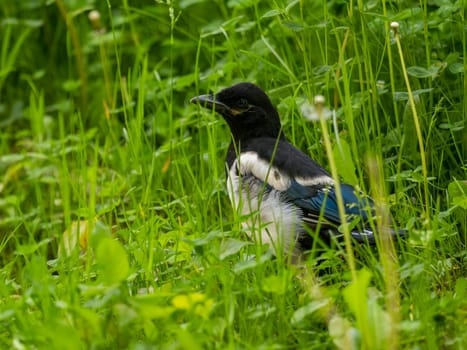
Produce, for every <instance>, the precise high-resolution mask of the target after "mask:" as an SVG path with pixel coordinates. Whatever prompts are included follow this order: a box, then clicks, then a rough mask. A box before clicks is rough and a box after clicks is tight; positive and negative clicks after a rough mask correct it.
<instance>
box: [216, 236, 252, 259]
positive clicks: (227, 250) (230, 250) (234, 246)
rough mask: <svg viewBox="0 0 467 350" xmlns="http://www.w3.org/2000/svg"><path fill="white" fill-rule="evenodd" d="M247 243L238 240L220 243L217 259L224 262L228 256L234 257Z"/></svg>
mask: <svg viewBox="0 0 467 350" xmlns="http://www.w3.org/2000/svg"><path fill="white" fill-rule="evenodd" d="M248 244H249V243H248V242H245V241H239V240H238V239H234V238H228V239H226V240H224V241H223V242H222V243H221V248H220V251H221V252H220V255H219V258H220V259H221V260H224V259H225V258H227V257H228V256H231V255H234V254H236V253H238V252H239V251H240V249H242V248H243V247H244V246H246V245H248Z"/></svg>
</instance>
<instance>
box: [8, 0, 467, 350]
mask: <svg viewBox="0 0 467 350" xmlns="http://www.w3.org/2000/svg"><path fill="white" fill-rule="evenodd" d="M466 7H467V4H466V3H465V1H464V0H457V1H454V0H421V1H412V0H407V1H385V0H383V1H381V2H379V1H361V0H360V1H343V0H331V1H311V0H309V1H307V0H302V1H300V0H294V1H286V0H274V1H259V0H229V1H208V0H179V1H170V0H167V1H149V0H144V1H143V0H138V1H130V0H122V1H113V0H107V1H97V0H48V1H46V0H43V1H41V0H21V1H8V0H7V1H2V2H0V13H1V16H0V38H1V45H0V130H1V132H0V251H1V256H0V262H1V263H0V274H1V279H2V281H4V282H2V283H0V348H15V349H30V348H32V349H34V348H38V349H41V348H47V349H82V348H93V349H101V348H111V349H116V348H131V349H145V348H161V349H182V348H185V349H204V348H218V349H226V348H232V349H237V348H238V349H256V348H261V349H296V348H303V349H323V348H335V347H337V348H364V349H384V348H391V349H401V348H403V349H420V348H421V349H437V348H444V349H464V348H466V347H467V332H466V331H465V330H466V328H467V280H466V277H465V276H466V275H467V261H466V260H467V250H466V241H467V239H466V237H467V221H466V216H467V213H466V211H467V132H466V127H467V126H466V116H467V102H466V101H467V99H466V95H467V83H466V81H465V67H467V34H466V33H467V22H466V19H465V8H466ZM92 11H98V14H100V17H99V16H97V13H96V12H92ZM393 21H397V22H398V23H399V27H398V29H394V30H393V29H391V26H390V24H391V22H393ZM239 81H252V82H255V83H257V84H258V85H260V86H261V87H262V88H263V89H264V90H265V91H267V92H268V94H269V95H270V97H271V98H272V100H273V102H274V104H275V105H276V106H277V108H278V110H279V112H280V114H281V117H282V121H283V124H284V129H285V132H286V134H287V135H288V137H289V139H290V140H291V142H292V143H294V144H295V145H297V146H298V147H300V148H301V149H303V150H304V151H306V152H307V153H309V154H310V155H311V156H312V157H313V158H314V159H315V160H317V161H318V162H320V163H321V164H323V165H324V166H325V167H328V168H329V159H330V158H329V157H330V156H332V157H334V159H335V160H336V163H337V165H338V167H337V171H338V173H339V175H340V176H341V177H342V178H343V180H345V181H346V182H348V183H351V184H353V185H358V186H359V187H360V188H361V189H362V190H364V191H365V192H367V193H370V194H371V195H372V196H374V197H375V199H376V200H377V202H378V204H379V205H380V206H381V208H383V209H382V210H383V212H387V211H386V209H387V208H390V210H391V214H392V216H393V217H394V219H395V220H396V221H397V222H399V224H400V226H401V227H403V228H405V229H407V230H408V232H409V238H408V239H406V240H405V241H404V242H399V243H398V244H397V249H396V253H394V251H393V248H392V247H391V246H390V245H387V244H380V245H378V247H377V248H374V249H373V248H369V247H367V246H365V245H353V246H347V247H345V246H340V245H333V246H332V247H326V246H322V245H320V244H319V242H318V243H317V246H316V249H315V250H314V251H313V252H312V254H311V255H310V257H309V259H308V261H307V263H306V264H305V266H302V267H296V266H288V265H287V264H286V263H284V261H283V259H281V258H280V257H279V258H277V259H273V258H271V254H270V253H269V252H268V251H267V248H266V247H260V246H258V245H255V244H253V243H251V242H249V241H248V239H246V237H245V235H244V233H243V232H242V230H241V226H240V223H239V218H237V217H236V216H235V215H234V213H233V212H232V210H231V208H230V205H229V202H228V197H227V194H226V190H225V187H224V164H223V159H224V156H225V152H226V148H227V145H228V143H229V141H230V136H229V132H228V129H227V127H226V126H225V124H224V123H223V122H222V120H221V118H219V117H218V116H216V115H215V114H213V113H209V112H208V111H201V110H200V109H199V108H198V107H196V106H193V105H190V104H189V100H190V98H191V97H193V96H196V95H197V94H201V93H206V92H208V91H217V90H219V89H220V88H222V87H226V86H229V85H231V84H233V83H235V82H239ZM318 94H320V95H323V96H324V97H325V98H326V106H327V107H326V108H327V109H328V110H329V111H335V115H336V118H335V120H334V121H333V120H332V119H330V120H329V121H328V122H327V124H326V123H325V124H324V126H327V127H325V128H324V129H323V124H320V123H319V122H311V121H309V120H308V119H306V118H304V116H303V115H302V114H303V113H302V111H303V110H304V106H305V107H306V106H307V104H308V103H310V104H312V101H313V96H316V95H318ZM308 101H311V102H308ZM305 114H306V113H305ZM323 136H329V140H330V143H331V145H332V147H333V151H332V154H331V153H329V152H326V148H325V147H324V146H325V144H326V140H327V138H326V137H324V138H323ZM385 208H386V209H385Z"/></svg>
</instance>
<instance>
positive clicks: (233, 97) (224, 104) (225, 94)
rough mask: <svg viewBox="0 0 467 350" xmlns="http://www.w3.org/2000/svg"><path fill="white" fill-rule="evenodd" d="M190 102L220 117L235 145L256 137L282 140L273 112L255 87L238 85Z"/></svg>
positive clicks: (275, 114)
mask: <svg viewBox="0 0 467 350" xmlns="http://www.w3.org/2000/svg"><path fill="white" fill-rule="evenodd" d="M191 102H192V103H196V104H199V105H201V106H203V107H206V108H209V109H214V110H215V111H216V112H218V113H219V114H221V115H222V116H223V117H224V119H225V121H226V122H227V124H228V125H229V127H230V130H231V132H232V135H233V137H234V139H235V140H236V141H240V140H245V139H249V138H256V137H272V138H278V137H280V138H284V136H283V134H282V131H281V122H280V119H279V115H278V113H277V111H276V109H275V108H274V106H273V105H272V103H271V100H270V99H269V97H268V96H267V95H266V94H265V93H264V91H263V90H261V89H260V88H259V87H258V86H256V85H255V84H252V83H239V84H236V85H233V86H231V87H228V88H226V89H224V90H221V91H220V92H218V93H217V94H211V95H201V96H197V97H194V98H192V99H191Z"/></svg>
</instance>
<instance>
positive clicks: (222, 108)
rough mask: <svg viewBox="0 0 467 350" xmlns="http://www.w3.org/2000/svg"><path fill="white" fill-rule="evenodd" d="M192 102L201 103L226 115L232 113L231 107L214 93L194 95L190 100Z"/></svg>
mask: <svg viewBox="0 0 467 350" xmlns="http://www.w3.org/2000/svg"><path fill="white" fill-rule="evenodd" d="M190 102H191V103H195V104H198V105H201V106H203V107H205V108H208V109H212V108H214V110H215V111H216V112H219V113H220V114H223V115H226V114H230V108H229V106H227V105H226V104H225V103H222V102H220V101H218V100H217V99H216V97H215V96H214V95H200V96H196V97H193V98H192V99H191V100H190Z"/></svg>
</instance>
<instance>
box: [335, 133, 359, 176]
mask: <svg viewBox="0 0 467 350" xmlns="http://www.w3.org/2000/svg"><path fill="white" fill-rule="evenodd" d="M332 155H333V157H334V160H335V161H336V163H337V164H339V168H338V172H339V175H340V176H342V179H343V180H344V181H345V182H346V183H348V184H350V185H356V184H357V183H358V180H357V176H356V175H355V164H354V162H353V160H352V153H351V152H350V146H349V144H348V143H347V142H346V141H345V140H343V139H340V140H339V143H338V144H336V145H334V148H333V150H332Z"/></svg>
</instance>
